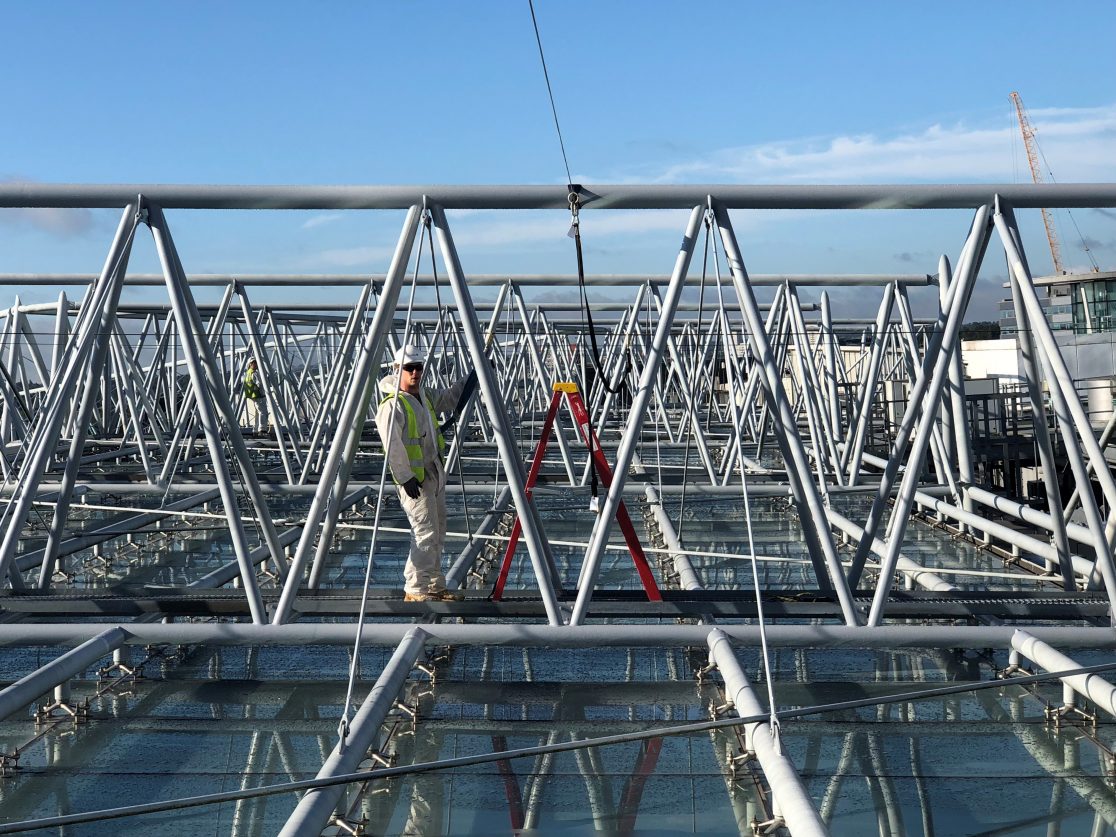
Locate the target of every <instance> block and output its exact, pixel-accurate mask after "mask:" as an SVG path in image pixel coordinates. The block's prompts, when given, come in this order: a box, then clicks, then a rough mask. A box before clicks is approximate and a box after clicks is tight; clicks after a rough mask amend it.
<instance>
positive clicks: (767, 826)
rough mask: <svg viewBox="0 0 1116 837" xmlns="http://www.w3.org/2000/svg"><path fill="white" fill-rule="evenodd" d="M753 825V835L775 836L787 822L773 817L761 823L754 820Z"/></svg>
mask: <svg viewBox="0 0 1116 837" xmlns="http://www.w3.org/2000/svg"><path fill="white" fill-rule="evenodd" d="M751 824H752V834H753V835H756V837H758V835H760V834H774V833H775V832H776V831H778V830H779V829H780V828H783V827H784V826H786V824H787V823H786V820H784V819H783V818H782V817H772V818H771V819H769V820H766V821H764V822H760V821H759V820H752V823H751Z"/></svg>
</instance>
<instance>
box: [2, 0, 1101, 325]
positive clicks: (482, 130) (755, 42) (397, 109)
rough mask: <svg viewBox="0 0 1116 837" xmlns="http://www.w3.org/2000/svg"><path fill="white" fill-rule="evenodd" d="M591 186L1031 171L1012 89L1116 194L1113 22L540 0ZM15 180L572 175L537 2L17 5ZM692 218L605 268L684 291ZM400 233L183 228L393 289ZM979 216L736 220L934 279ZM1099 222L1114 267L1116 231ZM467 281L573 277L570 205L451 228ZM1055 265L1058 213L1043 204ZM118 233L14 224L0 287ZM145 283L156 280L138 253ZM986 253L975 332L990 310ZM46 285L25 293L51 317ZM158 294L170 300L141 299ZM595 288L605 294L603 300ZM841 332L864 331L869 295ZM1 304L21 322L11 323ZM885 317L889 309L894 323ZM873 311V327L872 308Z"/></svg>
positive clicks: (291, 215) (761, 262) (1067, 175)
mask: <svg viewBox="0 0 1116 837" xmlns="http://www.w3.org/2000/svg"><path fill="white" fill-rule="evenodd" d="M536 11H537V14H538V18H539V25H540V28H541V32H542V37H543V43H544V46H545V48H546V53H547V61H548V66H549V70H550V76H551V81H552V83H553V85H554V90H555V95H556V98H557V104H558V110H559V116H560V119H561V123H562V128H563V132H564V135H565V139H566V147H567V151H568V153H569V158H570V165H571V168H572V170H573V174H574V178H575V179H576V180H579V181H581V182H584V183H614V182H637V183H686V182H694V183H718V182H723V183H810V182H828V183H934V182H945V183H952V182H990V183H994V182H1020V181H1024V180H1027V179H1029V172H1028V170H1027V166H1026V158H1025V157H1024V155H1023V150H1022V145H1021V142H1020V140H1019V132H1018V126H1017V125H1016V123H1015V121H1014V114H1013V112H1012V109H1011V105H1010V102H1009V99H1008V94H1009V93H1010V92H1011V91H1012V90H1018V91H1019V92H1020V93H1021V95H1022V96H1023V100H1024V102H1025V103H1026V105H1027V108H1028V110H1029V112H1030V116H1031V119H1032V121H1033V122H1034V123H1035V125H1036V127H1037V128H1038V131H1039V140H1040V143H1041V145H1042V150H1043V152H1044V153H1045V156H1046V160H1047V162H1048V163H1049V167H1050V170H1051V171H1052V172H1053V174H1054V177H1055V178H1056V179H1057V180H1058V181H1061V182H1112V181H1116V153H1114V152H1116V86H1114V84H1113V80H1114V79H1116V53H1114V51H1113V50H1112V48H1111V43H1112V37H1113V34H1116V3H1113V2H1111V0H1109V1H1108V2H1079V3H1064V4H1055V3H1037V2H1019V3H1013V4H1011V6H1010V7H1005V6H1002V5H996V4H987V3H976V4H974V3H950V2H939V3H934V4H902V3H899V4H897V3H784V4H767V3H764V4H761V3H743V2H732V3H730V2H718V1H717V0H712V1H711V2H707V3H694V4H691V3H678V2H673V3H667V2H639V3H636V2H627V3H610V2H581V1H580V0H564V2H555V1H554V0H536ZM4 20H5V33H6V35H7V37H6V38H5V44H4V49H3V51H0V71H2V77H3V78H4V79H5V82H4V86H5V95H4V97H3V103H2V105H0V107H2V108H3V110H4V124H5V130H4V134H3V136H4V138H3V141H2V147H3V149H4V152H5V153H4V154H3V157H2V158H0V179H6V180H30V181H41V182H72V183H120V182H127V183H267V184H283V183H291V184H298V183H306V184H334V183H336V184H354V183H361V184H376V183H384V184H398V183H415V184H418V183H509V184H512V183H560V182H564V180H565V172H564V169H563V166H562V160H561V156H560V153H559V149H558V143H557V139H556V137H555V133H554V126H553V122H552V119H551V115H550V110H549V103H548V101H547V99H546V90H545V86H544V82H543V78H542V73H541V70H540V66H539V61H538V54H537V48H536V45H535V40H534V32H533V30H532V27H531V17H530V13H529V8H528V5H527V2H526V0H522V2H519V0H514V2H513V1H509V2H483V1H480V2H472V3H457V2H453V3H450V2H425V3H417V2H391V3H387V2H383V3H371V2H368V3H355V2H351V3H343V2H329V3H314V4H310V3H286V2H276V1H275V0H273V1H272V2H268V3H262V2H260V3H255V2H243V3H216V2H194V3H189V4H186V3H170V2H167V3H148V4H141V5H137V4H135V3H127V4H126V3H117V2H99V3H88V2H83V3H77V2H75V3H64V2H56V3H12V4H7V5H6V6H5V12H4ZM684 216H685V213H677V212H674V213H622V214H621V213H608V214H606V213H593V214H591V215H588V217H587V218H586V219H585V221H586V223H585V226H584V232H585V238H586V245H587V259H588V269H589V271H590V272H596V273H616V272H640V271H647V272H653V273H665V272H668V271H669V270H670V267H671V265H672V263H673V258H674V252H675V249H676V247H677V242H678V233H679V232H680V231H681V229H682V227H683V225H684V223H685V218H684ZM400 220H401V214H399V213H383V212H381V213H369V212H364V213H348V214H342V213H309V212H286V213H260V212H256V213H249V212H234V213H213V212H209V213H202V212H177V213H172V214H171V215H170V223H171V226H172V229H173V230H174V233H175V236H176V240H177V242H178V245H179V249H180V251H181V254H182V258H183V262H184V264H185V266H186V268H187V270H188V271H190V272H199V273H204V272H225V271H240V272H245V273H256V272H268V271H276V272H354V273H361V272H382V271H383V270H384V269H385V267H386V264H387V258H388V254H390V251H391V249H392V247H393V244H394V239H395V237H396V235H397V233H398V227H399V223H400ZM968 220H969V219H968V213H962V212H945V211H938V212H901V213H881V212H875V213H872V212H844V213H836V212H829V213H787V212H783V213H777V212H766V213H764V212H752V213H739V214H738V215H737V216H736V224H737V230H738V235H739V236H740V238H741V242H742V246H743V248H744V253H745V258H746V263H747V264H748V267H749V269H750V270H751V271H752V272H756V273H768V272H789V273H809V272H819V273H821V272H832V273H844V272H865V273H886V272H915V273H917V272H934V271H935V270H936V266H937V258H938V255H939V254H941V253H946V254H947V255H950V256H951V257H953V258H955V257H956V255H957V253H958V251H959V250H960V247H961V243H962V240H963V236H964V233H965V231H966V228H967V225H968ZM1058 221H1059V231H1060V233H1061V238H1062V247H1063V253H1064V257H1065V260H1066V262H1067V263H1069V264H1070V265H1071V266H1075V267H1086V266H1087V265H1088V261H1087V259H1086V257H1085V255H1084V252H1083V248H1082V246H1081V241H1080V238H1079V237H1078V235H1077V232H1076V230H1075V227H1074V222H1076V225H1077V227H1079V228H1080V230H1081V233H1082V234H1083V236H1084V237H1085V239H1086V240H1087V241H1088V242H1089V245H1090V247H1091V249H1092V252H1093V254H1094V256H1095V258H1096V259H1097V261H1098V262H1099V263H1100V266H1101V268H1102V269H1116V230H1114V225H1116V213H1114V212H1112V211H1097V210H1078V211H1075V212H1074V214H1073V217H1072V219H1071V218H1069V217H1067V216H1066V215H1065V214H1064V213H1060V214H1059V219H1058ZM451 222H452V223H453V224H454V228H455V231H456V234H457V238H458V243H459V246H460V247H461V254H462V262H463V264H464V266H465V269H466V271H467V272H473V273H490V272H504V271H512V272H516V271H518V272H528V273H549V272H555V273H568V272H572V270H573V269H574V263H573V256H572V251H571V247H570V244H569V241H568V239H566V237H565V232H566V219H565V218H564V217H562V214H561V213H514V214H513V213H503V214H499V215H496V216H494V215H493V214H490V213H469V214H461V216H460V217H453V216H451ZM1021 223H1022V224H1023V225H1024V232H1025V234H1026V238H1025V244H1026V246H1027V249H1028V253H1029V255H1030V257H1031V260H1032V264H1033V266H1034V268H1035V270H1036V272H1040V273H1041V272H1048V271H1049V270H1050V257H1049V250H1048V249H1047V247H1046V240H1045V237H1044V236H1043V233H1042V227H1041V221H1040V219H1039V217H1038V214H1037V213H1036V212H1028V213H1021ZM114 226H115V213H113V212H109V211H95V212H88V211H70V212H60V211H37V212H30V211H26V210H0V253H3V254H4V258H3V260H2V261H0V272H44V273H49V272H61V271H78V272H93V271H96V270H97V269H99V267H100V263H101V261H102V259H103V256H104V252H105V250H106V249H107V246H108V242H109V238H110V237H111V232H112V229H113V228H114ZM133 269H134V270H153V269H155V262H154V260H153V258H152V257H151V255H150V252H149V248H148V250H143V249H141V250H140V251H138V252H137V254H136V256H135V258H134V261H133ZM1002 275H1003V270H1002V259H1000V258H998V257H996V256H990V258H989V263H988V266H987V268H986V269H985V271H984V273H983V274H982V283H981V285H980V288H979V289H978V293H977V296H976V298H975V300H974V308H973V309H972V311H971V313H970V318H971V319H982V318H993V317H995V304H994V303H995V299H996V298H997V297H998V296H999V294H1000V291H999V288H998V287H997V282H998V281H999V280H1000V279H1002ZM37 293H38V292H35V291H31V290H27V291H25V292H23V294H22V297H23V299H24V300H25V301H26V300H30V299H34V298H36V296H37ZM143 293H148V294H150V293H154V292H152V291H145V292H143ZM601 293H602V294H603V293H605V292H604V291H601ZM839 301H840V303H841V306H842V307H841V309H840V311H842V312H843V313H846V314H849V315H859V314H861V313H864V312H863V311H862V310H861V309H860V308H859V306H860V305H862V304H864V302H863V298H862V297H861V296H859V295H845V296H844V297H842V298H841V299H840V300H839ZM0 304H5V303H2V302H0ZM874 305H875V302H874V301H873V302H872V306H871V307H872V308H874ZM871 313H872V312H871V311H869V312H867V315H869V316H870V315H871Z"/></svg>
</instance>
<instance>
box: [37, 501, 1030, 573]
mask: <svg viewBox="0 0 1116 837" xmlns="http://www.w3.org/2000/svg"><path fill="white" fill-rule="evenodd" d="M536 490H539V489H536ZM695 502H698V501H697V500H694V499H692V498H691V500H690V503H691V504H693V503H695ZM710 502H713V503H721V502H724V500H723V499H721V498H715V499H713V500H712V501H710ZM35 505H37V506H47V507H50V506H53V503H51V502H50V501H47V500H36V501H35ZM82 508H86V509H93V510H105V511H120V512H137V513H151V514H161V515H164V516H165V517H174V518H182V519H187V518H201V519H214V520H226V521H227V519H228V518H227V517H226V516H225V515H224V514H222V513H218V512H192V511H168V510H166V509H151V508H143V507H139V506H136V507H130V506H105V505H96V504H93V503H82ZM580 508H581V506H576V507H575V506H570V507H568V509H563V508H559V509H558V511H563V510H575V509H580ZM286 522H287V523H288V524H289V523H291V522H292V521H290V520H287V521H286ZM154 526H155V524H152V525H151V526H140V527H137V528H135V529H130V530H129V531H128V532H127V533H125V532H121V533H120V534H119V535H114V536H113V537H120V536H122V535H124V534H129V533H131V534H138V533H141V532H151V531H159V532H166V533H173V532H182V531H191V532H193V531H198V529H199V527H195V526H191V527H190V528H189V529H188V530H167V529H155V528H154ZM202 528H203V529H204V530H206V531H208V530H209V527H202ZM337 528H338V529H354V530H359V531H362V532H373V531H380V532H391V533H393V534H407V533H409V532H410V531H411V530H410V529H407V528H403V527H400V526H375V525H372V526H370V525H368V524H365V523H355V522H338V524H337ZM213 529H214V530H215V531H222V530H227V529H228V527H227V525H226V526H225V527H221V526H216V527H213ZM470 536H471V537H472V538H473V539H475V540H484V541H492V542H498V543H506V542H507V541H508V540H510V537H509V536H508V535H495V534H488V535H486V534H481V533H477V532H447V533H446V537H447V538H456V539H462V540H464V539H467V538H469V537H470ZM549 542H550V544H551V545H553V546H568V547H572V548H578V549H586V548H588V546H589V544H588V542H587V541H572V540H563V539H555V538H550V539H549ZM605 549H606V550H609V551H614V552H627V551H628V547H627V546H626V545H625V544H621V543H617V544H606V545H605ZM643 549H644V551H645V552H648V553H653V554H661V555H673V554H681V555H687V556H692V557H697V558H718V559H725V558H727V559H739V558H741V557H742V556H741V554H740V553H739V552H717V551H712V550H700V549H682V550H677V549H666V548H663V549H659V548H656V547H650V546H645V547H643ZM747 557H748V559H749V560H751V558H752V557H753V556H747ZM754 558H755V560H757V561H761V562H765V563H775V564H788V565H790V564H800V565H802V566H804V567H805V566H812V562H811V561H809V560H808V559H806V558H789V557H785V556H781V555H754ZM841 563H842V565H843V566H850V565H851V561H842V562H841ZM865 566H866V567H867V568H869V569H879V564H877V563H874V562H871V561H869V562H868V563H867V564H865ZM932 571H933V572H934V573H936V574H938V575H950V576H962V577H963V576H971V577H974V578H1003V579H1009V580H1012V581H1031V582H1042V581H1043V578H1042V577H1041V576H1034V575H1023V574H1021V573H1010V572H996V571H994V570H963V569H958V568H953V567H934V568H933V570H932Z"/></svg>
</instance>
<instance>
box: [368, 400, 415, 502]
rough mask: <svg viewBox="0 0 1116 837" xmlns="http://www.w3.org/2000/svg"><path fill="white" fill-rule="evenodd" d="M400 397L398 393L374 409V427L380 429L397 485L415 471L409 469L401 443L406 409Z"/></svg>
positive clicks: (409, 464) (409, 462)
mask: <svg viewBox="0 0 1116 837" xmlns="http://www.w3.org/2000/svg"><path fill="white" fill-rule="evenodd" d="M402 397H403V396H402V395H399V396H397V397H395V398H392V399H391V400H389V401H385V402H384V403H383V404H381V405H380V408H379V409H378V410H377V411H376V429H377V430H379V431H380V441H381V442H383V444H384V451H385V453H386V455H387V461H388V467H389V468H390V469H391V475H392V476H393V477H394V478H395V481H396V482H397V483H399V485H402V484H403V483H405V482H406V481H407V480H409V479H411V478H413V477H414V476H415V472H414V471H412V470H411V458H410V457H409V456H407V448H406V447H405V446H404V445H403V429H404V428H405V427H406V426H407V411H406V410H405V409H404V408H403V405H402V404H401V403H400V399H401V398H402ZM393 416H394V418H393ZM393 422H394V424H393Z"/></svg>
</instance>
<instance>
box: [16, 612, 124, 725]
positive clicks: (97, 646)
mask: <svg viewBox="0 0 1116 837" xmlns="http://www.w3.org/2000/svg"><path fill="white" fill-rule="evenodd" d="M127 640H128V633H127V632H126V631H125V630H124V629H123V628H120V627H116V628H108V629H107V630H104V631H102V632H101V633H99V634H97V635H96V636H94V637H92V638H90V639H87V640H86V641H85V642H83V643H82V644H81V645H79V646H78V647H77V648H73V649H71V650H70V651H67V652H66V653H65V654H62V655H61V656H60V657H58V658H57V659H54V660H51V661H50V662H49V663H47V664H46V665H44V666H41V667H40V668H38V669H36V670H35V671H33V672H31V673H30V674H28V675H27V676H26V677H21V678H20V679H19V680H17V681H16V682H15V683H12V685H10V686H7V687H6V688H4V689H2V690H0V721H3V720H4V719H5V718H7V717H8V716H9V715H11V714H13V713H15V712H18V711H19V710H20V709H22V708H23V707H25V706H27V704H29V703H31V701H33V700H36V699H38V698H40V697H42V696H43V695H45V694H46V693H47V692H49V691H50V690H51V689H53V688H54V687H55V686H57V685H59V684H60V683H65V682H66V681H67V680H69V679H70V678H71V677H76V676H77V675H79V674H81V673H82V672H83V671H85V670H86V669H87V668H89V667H90V666H91V665H93V664H94V663H95V662H97V660H99V659H101V658H102V657H107V656H108V655H109V654H111V653H112V652H113V651H115V650H116V649H117V648H120V647H121V646H122V645H124V643H125V642H126V641H127Z"/></svg>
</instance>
